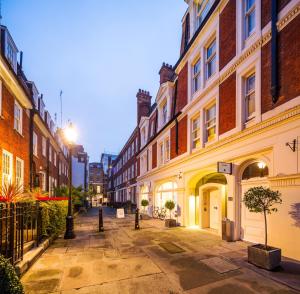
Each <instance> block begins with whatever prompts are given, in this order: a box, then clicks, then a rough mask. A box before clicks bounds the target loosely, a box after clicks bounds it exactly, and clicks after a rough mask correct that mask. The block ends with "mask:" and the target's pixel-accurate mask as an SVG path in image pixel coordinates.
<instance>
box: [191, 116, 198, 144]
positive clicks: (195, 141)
mask: <svg viewBox="0 0 300 294" xmlns="http://www.w3.org/2000/svg"><path fill="white" fill-rule="evenodd" d="M198 147H200V116H199V115H198V116H197V117H195V118H193V119H192V148H193V149H195V148H198Z"/></svg>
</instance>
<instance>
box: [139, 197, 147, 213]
mask: <svg viewBox="0 0 300 294" xmlns="http://www.w3.org/2000/svg"><path fill="white" fill-rule="evenodd" d="M141 205H142V206H143V210H144V213H146V207H147V206H148V205H149V201H148V200H147V199H142V201H141Z"/></svg>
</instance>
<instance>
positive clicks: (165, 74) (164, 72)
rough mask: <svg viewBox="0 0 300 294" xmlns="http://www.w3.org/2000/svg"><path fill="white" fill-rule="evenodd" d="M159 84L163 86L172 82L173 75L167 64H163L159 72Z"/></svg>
mask: <svg viewBox="0 0 300 294" xmlns="http://www.w3.org/2000/svg"><path fill="white" fill-rule="evenodd" d="M159 75H160V84H163V83H165V82H168V81H172V80H173V77H174V75H175V73H174V70H173V67H172V65H170V64H168V63H163V64H162V66H161V68H160V70H159Z"/></svg>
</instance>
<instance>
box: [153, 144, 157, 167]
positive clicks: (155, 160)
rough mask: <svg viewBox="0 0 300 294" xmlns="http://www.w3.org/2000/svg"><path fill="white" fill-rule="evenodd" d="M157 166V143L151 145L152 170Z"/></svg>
mask: <svg viewBox="0 0 300 294" xmlns="http://www.w3.org/2000/svg"><path fill="white" fill-rule="evenodd" d="M156 166H157V142H155V143H154V144H153V145H152V168H156Z"/></svg>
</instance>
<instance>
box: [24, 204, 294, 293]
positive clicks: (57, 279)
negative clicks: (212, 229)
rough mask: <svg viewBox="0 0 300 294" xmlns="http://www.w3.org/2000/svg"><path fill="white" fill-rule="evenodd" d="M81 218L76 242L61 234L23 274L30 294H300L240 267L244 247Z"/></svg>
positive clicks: (108, 212)
mask: <svg viewBox="0 0 300 294" xmlns="http://www.w3.org/2000/svg"><path fill="white" fill-rule="evenodd" d="M104 213H105V218H104V227H105V232H104V233H99V232H98V209H97V208H92V209H91V210H90V211H89V212H88V214H87V215H80V216H78V217H77V218H76V224H75V232H76V239H74V240H64V239H63V237H62V236H60V237H59V238H58V239H57V240H56V241H55V242H54V243H53V244H52V246H50V247H49V248H48V249H47V250H46V252H45V253H44V254H43V255H42V256H41V258H39V259H38V261H37V262H36V263H35V264H34V265H33V266H32V267H31V269H30V270H29V271H28V272H27V273H26V274H25V275H24V277H23V278H22V282H23V284H24V287H25V291H26V293H80V294H81V293H89V294H90V293H122V294H124V293H151V294H154V293H183V292H184V293H211V294H212V293H223V294H224V293H274V294H275V293H276V294H280V293H282V294H283V293H297V292H296V291H293V290H291V289H290V288H288V287H286V286H283V285H282V284H279V283H277V282H275V281H273V280H271V279H269V278H266V277H263V276H261V275H260V274H258V273H257V272H254V271H253V270H252V269H249V268H247V267H246V266H245V265H244V264H245V262H242V260H243V259H244V258H245V257H246V246H247V244H245V243H243V242H232V243H227V242H224V241H221V240H220V239H219V237H217V236H215V235H213V234H211V233H208V232H203V231H200V230H198V229H187V228H175V229H165V228H164V227H163V222H161V221H157V220H144V221H141V229H140V230H139V231H136V230H134V216H133V215H131V216H126V218H125V219H116V218H115V212H114V210H112V209H110V208H104Z"/></svg>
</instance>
